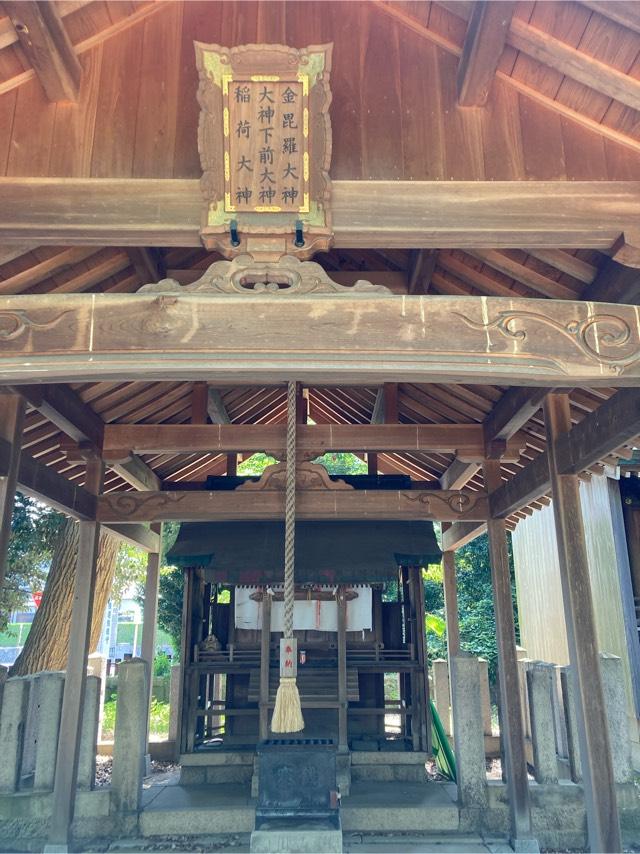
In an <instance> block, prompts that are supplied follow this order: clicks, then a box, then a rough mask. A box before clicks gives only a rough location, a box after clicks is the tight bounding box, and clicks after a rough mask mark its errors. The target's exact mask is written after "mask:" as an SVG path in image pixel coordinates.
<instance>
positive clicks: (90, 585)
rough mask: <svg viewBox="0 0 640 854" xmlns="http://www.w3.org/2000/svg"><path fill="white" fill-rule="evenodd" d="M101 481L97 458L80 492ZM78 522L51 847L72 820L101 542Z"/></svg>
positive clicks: (64, 837) (96, 488) (91, 525)
mask: <svg viewBox="0 0 640 854" xmlns="http://www.w3.org/2000/svg"><path fill="white" fill-rule="evenodd" d="M103 479H104V464H103V462H102V460H90V461H88V462H87V470H86V477H85V484H84V488H85V489H86V490H88V491H89V492H91V493H92V494H93V495H98V494H99V493H100V491H101V489H102V482H103ZM78 524H79V525H80V539H79V543H78V557H77V563H76V577H75V586H74V596H73V607H72V611H71V628H70V631H69V651H68V654H67V670H66V676H65V684H64V696H63V700H62V716H61V723H60V734H59V737H58V752H57V757H56V773H55V780H54V784H53V801H52V814H51V824H50V828H49V843H50V844H51V845H56V846H57V845H60V846H66V845H67V844H68V842H69V834H70V828H71V822H72V821H73V812H74V807H75V796H76V783H77V777H78V758H79V755H80V733H81V724H82V714H83V711H84V696H85V688H86V682H87V657H88V654H89V640H90V635H91V618H92V615H93V594H94V589H95V580H96V563H97V559H98V543H99V539H100V525H99V523H97V522H78Z"/></svg>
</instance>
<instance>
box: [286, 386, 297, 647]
mask: <svg viewBox="0 0 640 854" xmlns="http://www.w3.org/2000/svg"><path fill="white" fill-rule="evenodd" d="M286 475H287V476H286V487H285V488H286V491H285V510H284V626H283V628H284V637H285V638H292V637H293V606H294V601H295V587H294V565H295V541H296V384H295V382H289V384H288V386H287V469H286Z"/></svg>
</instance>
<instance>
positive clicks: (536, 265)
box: [0, 0, 640, 515]
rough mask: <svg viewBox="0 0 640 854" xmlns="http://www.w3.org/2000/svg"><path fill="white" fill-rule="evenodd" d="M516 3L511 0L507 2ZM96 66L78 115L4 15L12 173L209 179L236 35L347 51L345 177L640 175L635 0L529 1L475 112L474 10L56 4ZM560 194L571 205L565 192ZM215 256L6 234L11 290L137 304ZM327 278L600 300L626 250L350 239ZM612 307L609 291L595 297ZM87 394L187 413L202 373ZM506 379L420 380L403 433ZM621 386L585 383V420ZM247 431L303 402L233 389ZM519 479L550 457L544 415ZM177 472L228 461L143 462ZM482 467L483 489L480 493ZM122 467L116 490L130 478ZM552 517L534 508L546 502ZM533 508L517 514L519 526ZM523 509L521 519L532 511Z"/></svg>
mask: <svg viewBox="0 0 640 854" xmlns="http://www.w3.org/2000/svg"><path fill="white" fill-rule="evenodd" d="M504 5H505V6H506V5H508V4H504ZM57 9H58V11H59V12H60V15H61V16H62V19H63V22H64V27H65V28H66V31H67V33H68V35H69V37H70V40H71V42H72V44H73V45H74V46H75V49H76V52H77V54H78V56H79V59H80V63H81V66H82V81H81V84H80V94H79V98H78V101H77V103H76V104H69V103H65V102H57V103H56V102H51V101H50V100H49V99H48V98H47V95H46V93H45V91H44V89H43V86H42V84H41V81H40V79H39V78H38V76H37V74H36V71H35V70H34V69H33V68H32V67H31V65H30V62H29V59H28V56H27V54H26V53H25V51H24V49H23V48H22V47H21V46H20V44H19V42H18V41H17V35H16V32H15V30H14V28H13V25H12V23H11V21H10V20H9V18H8V17H7V16H3V11H2V6H0V175H6V176H14V177H19V176H58V177H103V178H140V177H153V178H172V177H179V178H198V177H199V176H200V172H201V170H200V164H199V158H198V153H197V144H196V127H197V120H198V105H197V103H196V99H195V90H196V86H197V73H196V68H195V62H194V53H193V44H192V43H193V41H194V39H199V40H202V41H205V42H206V41H210V42H217V43H220V44H224V45H233V44H241V43H249V42H260V41H264V42H276V43H277V42H283V43H288V44H292V45H295V46H304V45H307V44H311V43H314V42H316V43H318V42H326V41H333V42H334V44H335V46H334V60H333V69H332V75H331V82H332V90H333V103H332V107H331V116H332V122H333V160H332V168H331V173H332V176H333V177H334V178H335V179H406V180H446V181H449V180H521V181H526V180H532V179H533V180H567V181H571V180H577V179H581V180H627V179H632V180H637V179H638V178H640V121H639V117H640V113H639V112H638V109H639V108H640V13H639V12H638V5H637V3H635V2H604V3H603V2H582V3H576V2H519V3H516V4H515V6H514V10H513V18H512V20H511V23H510V26H509V29H508V32H507V36H506V46H505V49H504V51H503V53H502V56H501V59H500V62H499V64H498V70H497V74H496V77H495V80H494V81H493V84H492V86H491V91H490V95H489V99H488V102H487V106H486V107H484V108H482V109H480V108H475V107H471V108H462V107H459V106H458V104H457V100H456V73H457V63H458V59H457V57H458V56H459V55H460V53H461V51H462V48H463V43H464V39H465V33H466V30H467V21H468V19H469V17H470V15H471V11H472V4H470V3H468V2H464V0H459V2H440V3H435V2H434V3H430V2H420V1H419V0H418V2H411V3H396V2H394V3H389V4H384V3H378V2H349V3H333V2H298V0H290V2H285V3H272V2H269V3H267V2H262V1H261V0H260V2H242V3H235V2H224V3H222V2H186V3H181V2H157V3H145V2H142V3H136V2H103V0H96V2H88V3H87V2H59V3H57ZM550 204H552V200H550ZM217 257H218V256H216V255H213V254H209V253H207V252H205V251H204V250H203V249H197V248H191V249H173V248H172V249H162V248H160V249H155V250H153V251H149V250H148V249H145V248H144V247H141V248H140V249H131V248H128V249H125V248H119V247H113V246H104V247H94V246H90V247H89V246H87V247H85V246H76V247H71V248H69V247H64V246H62V247H50V246H46V247H42V246H37V245H29V244H26V245H21V246H4V245H1V244H0V295H10V294H32V293H33V294H36V293H88V292H89V293H90V292H110V293H117V292H121V293H127V292H130V293H132V292H135V291H136V290H137V289H138V288H139V287H140V286H141V285H142V284H144V283H146V282H148V281H151V280H154V279H158V278H161V277H162V276H164V275H165V274H168V275H171V276H174V277H176V278H177V279H178V280H179V281H181V282H182V283H188V282H190V281H192V280H194V279H195V278H197V276H198V274H199V273H198V271H201V270H203V269H205V268H206V267H207V266H208V265H209V264H211V263H212V262H213V261H214V260H217ZM316 260H317V261H319V262H320V263H321V264H323V266H324V267H325V268H326V269H327V270H328V271H330V273H336V274H342V275H344V274H346V273H348V272H350V271H352V272H354V273H360V274H362V277H363V278H371V279H373V280H374V281H375V280H376V277H385V278H384V283H385V284H388V285H390V286H392V287H393V289H394V290H396V291H398V292H410V293H434V294H444V295H447V294H449V295H460V294H465V295H466V294H469V295H473V296H510V295H517V296H525V297H537V298H553V299H580V298H589V299H592V298H594V294H593V289H592V288H591V285H592V283H593V282H594V281H595V282H596V283H598V282H599V281H600V279H599V278H598V276H599V273H601V272H602V271H603V269H604V268H605V267H606V265H607V262H608V258H607V255H605V254H602V253H600V252H597V251H594V250H587V249H571V250H563V249H556V248H553V249H549V248H546V249H539V250H528V251H524V250H520V249H500V250H498V249H491V250H486V249H483V248H477V249H474V250H470V249H467V250H464V251H463V250H461V249H456V248H442V249H439V250H420V251H418V250H399V249H393V250H391V249H389V250H384V249H380V248H378V249H376V250H366V249H358V250H356V249H340V250H334V251H332V252H329V253H325V254H323V255H320V256H318V257H317V258H316ZM595 298H597V295H596V297H595ZM73 390H74V391H75V392H76V393H77V394H78V396H79V397H80V398H81V399H82V400H83V401H84V402H85V403H86V405H87V406H88V407H90V409H91V410H92V411H93V412H95V413H97V414H98V415H99V416H100V418H101V419H102V420H104V421H105V422H107V423H110V422H141V423H145V422H147V423H160V422H164V423H186V422H188V421H189V420H190V417H191V399H192V387H191V384H189V383H154V384H149V383H140V382H132V383H94V384H84V385H74V386H73ZM503 392H504V389H502V388H500V387H494V386H483V385H473V386H471V385H470V386H463V385H458V386H453V385H447V386H445V385H438V384H425V385H414V384H401V385H400V387H399V398H398V403H399V418H400V420H401V421H405V422H412V421H416V422H417V421H424V422H434V423H443V422H445V423H446V422H451V423H455V422H457V423H470V422H481V421H483V419H484V418H485V417H486V415H487V414H488V413H489V412H490V411H491V410H492V408H493V406H494V405H495V403H496V402H497V401H498V400H499V399H500V398H501V395H502V394H503ZM612 392H613V389H598V390H597V391H594V390H588V389H580V390H575V391H574V392H572V395H571V400H572V415H573V419H574V421H576V422H577V421H579V420H580V419H581V418H582V417H583V416H584V415H585V414H587V413H588V412H591V411H593V410H594V409H595V408H596V407H597V406H598V405H599V404H600V403H601V402H602V401H603V400H605V399H607V398H608V397H609V396H610V394H611V393H612ZM222 396H223V402H224V405H225V407H226V409H227V412H228V415H229V417H230V418H231V420H232V421H233V422H234V423H269V422H274V421H282V420H284V415H285V412H284V392H283V390H282V389H277V388H260V387H256V388H247V387H238V388H229V389H223V390H222ZM375 397H376V389H373V388H340V389H323V388H311V389H309V411H310V415H311V417H312V418H313V419H314V420H315V421H317V422H318V423H327V422H335V423H366V422H368V421H369V420H370V419H371V415H372V412H373V407H374V402H375ZM524 430H525V433H526V436H527V447H526V450H525V452H524V454H523V456H522V458H521V460H520V462H519V463H518V464H512V465H505V466H503V474H504V475H505V476H506V477H509V476H511V475H512V474H513V473H514V472H515V471H517V470H518V468H519V467H521V466H522V465H525V464H526V463H527V462H528V461H529V460H531V459H532V458H534V457H535V456H536V455H537V454H539V453H540V452H541V450H542V449H543V447H544V429H543V424H542V416H541V413H540V412H538V413H537V414H535V415H534V416H533V417H532V418H531V419H530V420H529V421H528V423H527V424H526V425H525V428H524ZM62 439H63V436H62V434H61V433H60V432H59V430H58V429H57V428H56V426H55V425H54V424H52V422H50V421H48V420H47V419H46V418H45V417H44V416H43V415H41V414H40V413H39V412H37V411H35V410H32V411H30V413H29V415H28V418H27V431H26V436H25V440H26V449H27V451H28V453H30V454H33V455H34V456H36V457H37V458H38V459H39V460H40V461H41V462H44V463H46V464H48V465H52V466H54V467H55V469H56V470H58V471H60V472H62V473H64V474H65V476H67V477H69V478H70V479H72V480H74V481H76V482H79V483H81V482H82V480H83V477H84V470H83V466H82V465H75V464H71V463H69V462H67V458H66V454H65V452H64V451H63V450H61V448H60V443H61V441H62ZM145 460H146V462H147V463H148V464H149V465H150V466H151V468H152V469H153V470H154V471H156V473H157V474H158V475H159V476H160V478H161V479H163V480H166V481H188V480H203V479H204V478H205V477H206V475H208V474H221V473H223V472H224V470H225V464H226V461H225V459H224V458H223V457H222V456H220V455H212V454H195V455H179V456H173V457H172V456H168V455H163V456H156V457H151V456H148V457H145ZM378 463H379V467H380V470H381V471H401V472H405V473H408V474H411V476H412V477H414V478H416V479H419V480H427V481H434V482H435V481H437V480H438V478H439V477H440V476H441V475H442V473H443V472H444V471H446V470H447V468H448V467H449V466H450V464H451V463H452V458H451V456H449V455H437V454H380V455H379V459H378ZM482 485H483V484H482V476H481V473H477V474H476V475H475V476H473V477H472V478H471V480H470V481H469V482H468V487H469V488H470V489H477V488H480V487H482ZM125 487H126V484H125V483H124V481H122V480H121V479H120V477H119V476H118V475H116V474H115V473H114V472H110V473H109V476H108V480H107V488H108V489H116V488H125ZM534 506H535V505H534ZM516 515H518V514H516ZM519 515H522V514H519Z"/></svg>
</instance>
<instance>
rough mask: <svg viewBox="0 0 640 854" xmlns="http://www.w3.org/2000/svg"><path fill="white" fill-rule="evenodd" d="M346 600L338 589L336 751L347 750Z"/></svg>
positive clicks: (341, 589) (341, 590) (340, 589)
mask: <svg viewBox="0 0 640 854" xmlns="http://www.w3.org/2000/svg"><path fill="white" fill-rule="evenodd" d="M347 703H348V698H347V600H346V599H345V598H344V588H343V587H339V588H338V750H339V751H345V750H347V744H348V741H347V739H348V735H347Z"/></svg>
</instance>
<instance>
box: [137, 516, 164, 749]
mask: <svg viewBox="0 0 640 854" xmlns="http://www.w3.org/2000/svg"><path fill="white" fill-rule="evenodd" d="M151 530H152V531H154V532H155V533H156V534H158V535H159V537H160V549H161V548H162V525H161V524H157V523H154V524H153V525H151ZM160 549H159V550H158V551H157V552H149V555H148V557H147V578H146V580H145V585H144V612H143V613H144V617H143V623H142V644H141V647H140V653H141V658H144V660H145V661H146V662H147V664H148V665H149V712H150V711H151V697H152V695H153V660H154V658H155V649H156V624H157V622H158V592H159V589H160ZM134 652H135V650H134ZM148 742H149V714H147V744H148Z"/></svg>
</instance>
